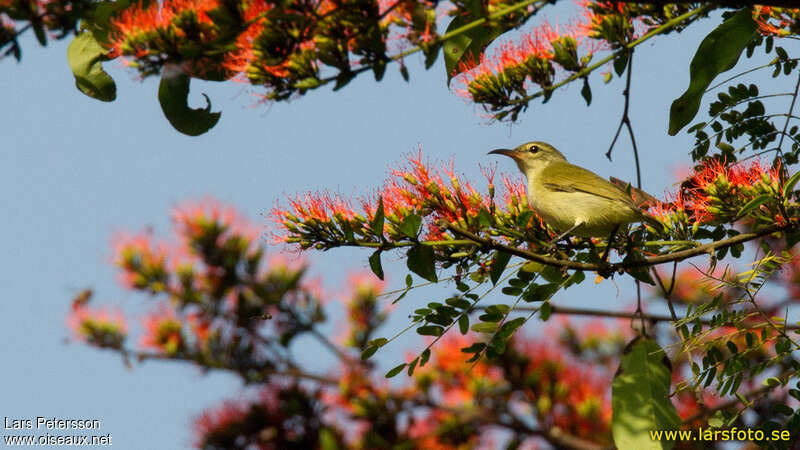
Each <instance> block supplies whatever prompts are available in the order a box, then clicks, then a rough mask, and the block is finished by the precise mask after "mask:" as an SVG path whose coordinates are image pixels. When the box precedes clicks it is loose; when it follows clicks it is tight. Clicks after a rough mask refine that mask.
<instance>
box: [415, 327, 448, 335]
mask: <svg viewBox="0 0 800 450" xmlns="http://www.w3.org/2000/svg"><path fill="white" fill-rule="evenodd" d="M443 332H444V328H442V327H440V326H438V325H425V326H423V327H419V328H417V334H420V335H422V336H441V335H442V333H443Z"/></svg>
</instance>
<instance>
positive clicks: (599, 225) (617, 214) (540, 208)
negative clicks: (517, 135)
mask: <svg viewBox="0 0 800 450" xmlns="http://www.w3.org/2000/svg"><path fill="white" fill-rule="evenodd" d="M489 154H496V155H505V156H508V157H510V158H512V159H513V160H514V161H515V162H516V163H517V166H518V167H519V170H520V171H521V172H522V173H523V174H524V175H525V177H526V178H527V179H528V203H529V204H530V206H531V208H532V209H533V210H535V211H536V212H537V213H538V214H539V216H541V218H542V219H543V220H544V221H545V222H546V223H547V225H549V226H550V227H551V228H553V229H554V230H555V231H556V232H559V233H561V235H559V236H558V237H556V238H555V239H554V240H553V241H552V242H551V243H555V242H558V241H559V240H561V239H562V238H564V237H565V236H567V235H570V234H574V235H577V236H582V237H609V236H611V237H613V235H614V234H615V233H616V232H617V230H618V229H619V228H620V227H622V226H625V225H628V224H631V223H636V222H642V221H648V220H654V219H652V218H651V217H650V216H648V215H646V214H645V213H644V211H643V208H646V207H647V206H650V205H653V204H655V203H656V202H658V200H656V199H655V198H654V197H653V196H651V195H649V194H647V193H646V192H644V191H642V190H639V189H636V188H633V187H631V186H630V185H626V184H625V183H624V182H622V181H620V180H616V179H613V178H612V181H613V182H614V183H613V184H612V183H611V182H609V181H606V180H605V179H603V178H601V177H600V176H598V175H597V174H595V173H594V172H592V171H590V170H586V169H584V168H582V167H578V166H576V165H573V164H570V163H568V162H567V158H565V157H564V155H563V154H562V153H561V152H559V151H558V150H556V149H555V148H554V147H553V146H552V145H550V144H547V143H545V142H538V141H535V142H528V143H526V144H522V145H520V146H519V147H517V148H515V149H513V150H510V149H496V150H492V151H490V152H489Z"/></svg>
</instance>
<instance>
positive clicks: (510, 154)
mask: <svg viewBox="0 0 800 450" xmlns="http://www.w3.org/2000/svg"><path fill="white" fill-rule="evenodd" d="M488 154H490V155H505V156H508V157H510V158H513V159H515V160H516V159H517V152H515V151H514V150H509V149H507V148H497V149H494V150H492V151H490V152H489V153H488Z"/></svg>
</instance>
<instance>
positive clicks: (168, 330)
mask: <svg viewBox="0 0 800 450" xmlns="http://www.w3.org/2000/svg"><path fill="white" fill-rule="evenodd" d="M142 326H143V328H144V333H143V334H142V336H141V340H140V345H141V346H142V347H143V348H145V349H150V350H155V351H156V352H158V353H164V354H166V355H175V354H177V353H179V352H180V351H181V350H183V348H184V345H185V344H184V340H185V338H184V336H183V323H182V322H181V321H180V320H179V319H178V316H177V315H176V314H175V311H174V310H173V309H172V308H169V307H167V306H162V307H161V308H159V309H158V310H157V311H155V312H153V313H151V314H148V315H147V316H145V317H144V318H143V319H142Z"/></svg>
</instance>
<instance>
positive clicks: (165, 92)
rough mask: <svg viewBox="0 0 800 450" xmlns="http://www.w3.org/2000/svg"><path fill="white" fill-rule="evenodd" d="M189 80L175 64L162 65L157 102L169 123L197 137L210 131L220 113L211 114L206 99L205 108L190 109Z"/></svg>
mask: <svg viewBox="0 0 800 450" xmlns="http://www.w3.org/2000/svg"><path fill="white" fill-rule="evenodd" d="M190 81H191V78H190V77H189V75H187V74H186V72H184V71H183V69H181V68H180V67H179V66H178V65H176V64H166V65H164V70H163V72H162V73H161V83H160V84H159V85H158V101H159V103H161V110H162V111H164V116H166V118H167V120H168V121H169V123H170V124H171V125H172V126H173V127H174V128H175V129H176V130H178V131H180V132H181V133H183V134H186V135H189V136H199V135H201V134H203V133H205V132H206V131H208V130H210V129H211V128H212V127H213V126H214V125H216V124H217V122H218V121H219V116H220V115H221V114H222V113H220V112H213V113H212V112H211V101H209V99H208V96H207V95H206V94H203V97H205V99H206V107H205V108H197V109H194V108H190V107H189V103H188V97H189V82H190Z"/></svg>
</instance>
